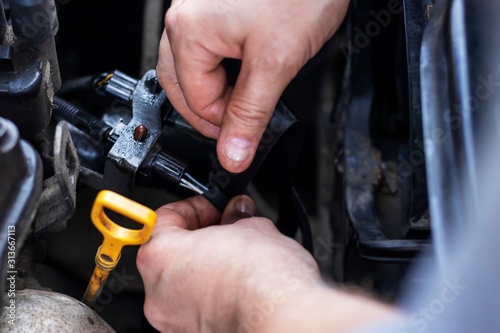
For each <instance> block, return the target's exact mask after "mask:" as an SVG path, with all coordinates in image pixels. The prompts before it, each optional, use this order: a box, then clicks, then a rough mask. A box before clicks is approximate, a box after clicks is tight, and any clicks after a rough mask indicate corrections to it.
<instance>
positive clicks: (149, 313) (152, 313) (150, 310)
mask: <svg viewBox="0 0 500 333" xmlns="http://www.w3.org/2000/svg"><path fill="white" fill-rule="evenodd" d="M144 316H145V317H146V318H147V320H148V321H149V323H150V324H151V325H152V326H153V327H160V326H161V322H160V320H159V319H160V318H158V311H157V306H156V304H155V303H154V302H153V301H151V299H150V298H146V301H145V302H144Z"/></svg>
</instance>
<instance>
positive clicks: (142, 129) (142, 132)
mask: <svg viewBox="0 0 500 333" xmlns="http://www.w3.org/2000/svg"><path fill="white" fill-rule="evenodd" d="M147 133H148V129H147V128H146V126H144V125H139V126H137V127H136V128H135V131H134V140H135V141H142V140H144V138H145V137H146V134H147Z"/></svg>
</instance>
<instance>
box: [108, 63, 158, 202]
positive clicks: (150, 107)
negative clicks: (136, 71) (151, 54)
mask: <svg viewBox="0 0 500 333" xmlns="http://www.w3.org/2000/svg"><path fill="white" fill-rule="evenodd" d="M158 87H159V84H158V82H157V80H156V72H155V71H154V70H151V71H149V72H147V73H146V74H145V75H144V77H143V78H142V79H141V80H140V81H139V82H138V84H137V87H136V88H135V91H134V94H133V97H132V110H133V116H132V119H131V120H130V122H129V123H128V125H127V126H126V128H125V129H124V130H123V131H122V133H121V135H120V137H119V138H118V139H117V140H116V143H115V144H114V145H113V148H111V150H110V151H109V154H108V156H107V159H106V165H105V167H104V179H105V180H106V187H107V188H108V189H111V190H114V191H116V192H118V193H121V194H127V193H128V192H129V191H130V189H131V187H132V185H133V184H134V182H135V174H136V172H137V170H138V169H139V167H140V165H141V164H142V162H143V161H144V159H145V158H146V156H147V154H148V153H149V151H150V149H151V148H152V147H153V146H154V144H155V142H156V140H157V139H158V137H159V136H160V133H161V118H160V116H161V111H160V108H161V106H162V105H163V103H164V102H165V100H166V98H167V97H166V94H165V92H164V91H163V90H161V88H160V89H158ZM139 125H143V126H145V127H146V128H147V129H148V131H147V134H146V135H145V137H144V138H143V140H142V141H141V142H138V141H136V140H134V133H135V129H136V128H137V126H139Z"/></svg>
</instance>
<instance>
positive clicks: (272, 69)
mask: <svg viewBox="0 0 500 333" xmlns="http://www.w3.org/2000/svg"><path fill="white" fill-rule="evenodd" d="M348 3H349V1H348V0H273V1H269V0H211V1H207V0H173V1H172V5H171V7H170V9H169V10H168V12H167V16H166V19H165V25H166V29H165V31H164V33H163V37H162V41H161V44H160V56H159V61H158V67H157V75H158V79H159V81H160V84H161V85H162V87H163V88H164V89H165V91H166V93H167V95H168V97H169V99H170V101H171V102H172V104H173V106H174V107H175V108H176V109H177V110H178V111H179V112H180V113H181V114H182V115H183V116H184V118H185V119H186V120H187V121H189V122H190V123H191V125H193V126H194V127H195V128H196V129H197V130H198V131H200V132H201V133H202V134H204V135H206V136H208V137H212V138H218V142H217V154H218V157H219V160H220V162H221V164H222V166H223V167H224V168H226V169H227V170H228V171H230V172H242V171H244V170H245V169H246V168H247V167H248V166H249V165H250V163H251V162H252V160H253V156H254V154H255V151H256V149H257V147H258V144H259V141H260V138H261V136H262V134H263V132H264V130H265V128H266V126H267V123H268V122H269V119H270V118H271V116H272V113H273V111H274V108H275V106H276V104H277V102H278V99H279V97H280V95H281V94H282V92H283V90H284V89H285V87H286V86H287V85H288V83H290V81H291V80H292V78H293V77H294V76H295V75H296V74H297V72H298V71H299V69H300V68H301V67H302V66H303V65H304V64H305V63H306V62H307V61H308V60H309V59H310V58H311V57H313V56H314V55H315V54H316V53H317V52H318V51H319V50H320V48H321V47H322V45H323V44H324V43H325V42H326V41H327V40H328V39H329V38H330V37H331V36H332V35H333V33H334V32H335V31H336V29H337V28H338V26H339V25H340V23H341V22H342V20H343V18H344V16H345V13H346V10H347V5H348ZM223 58H234V59H241V60H242V67H241V72H240V75H239V77H238V80H237V82H236V86H235V87H234V90H233V89H232V88H229V87H228V85H227V78H226V72H225V70H224V68H223V67H222V66H221V64H220V63H221V61H222V59H223Z"/></svg>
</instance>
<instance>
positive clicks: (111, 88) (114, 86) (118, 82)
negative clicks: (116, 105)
mask: <svg viewBox="0 0 500 333" xmlns="http://www.w3.org/2000/svg"><path fill="white" fill-rule="evenodd" d="M136 86H137V80H136V79H134V78H132V77H130V76H128V75H127V74H125V73H123V72H120V71H119V70H115V71H114V72H113V76H112V77H111V79H109V82H108V83H107V84H106V87H105V88H104V91H105V92H106V93H107V94H109V95H111V96H115V97H116V98H119V99H121V100H122V101H123V102H125V103H130V102H131V101H132V98H133V97H134V90H135V88H136Z"/></svg>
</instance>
